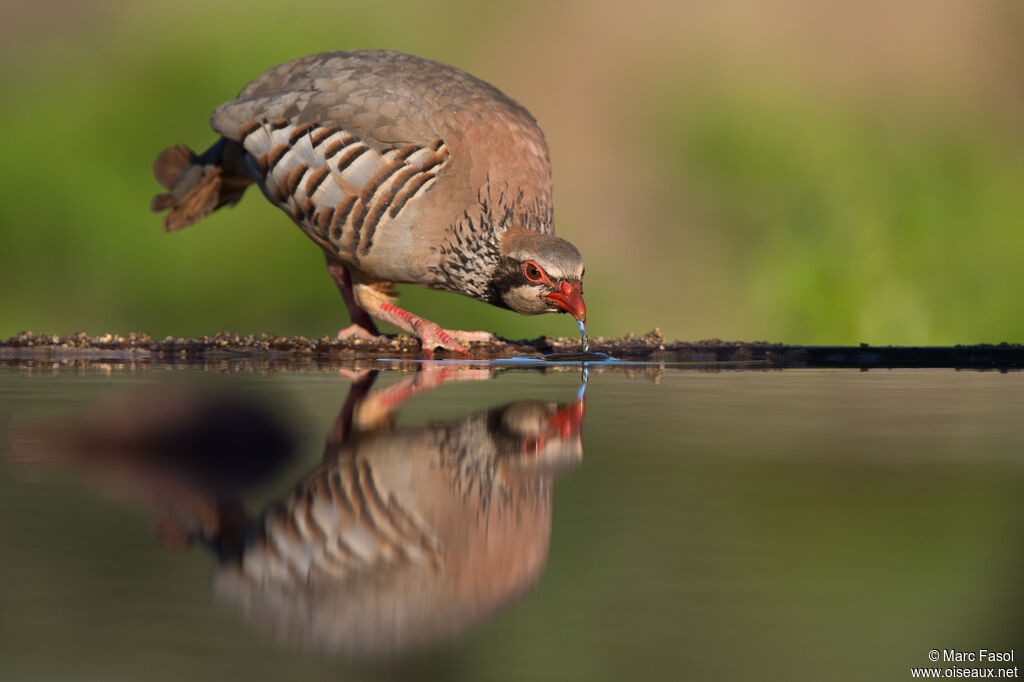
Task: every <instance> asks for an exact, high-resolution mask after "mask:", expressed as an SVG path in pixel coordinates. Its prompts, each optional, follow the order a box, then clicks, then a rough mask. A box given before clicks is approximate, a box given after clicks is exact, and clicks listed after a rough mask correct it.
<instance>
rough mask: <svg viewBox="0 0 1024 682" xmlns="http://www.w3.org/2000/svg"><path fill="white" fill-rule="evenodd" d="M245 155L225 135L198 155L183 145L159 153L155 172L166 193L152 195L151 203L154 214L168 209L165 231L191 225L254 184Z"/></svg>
mask: <svg viewBox="0 0 1024 682" xmlns="http://www.w3.org/2000/svg"><path fill="white" fill-rule="evenodd" d="M243 154H244V152H243V151H242V148H241V146H240V145H239V144H238V143H237V142H234V141H233V140H228V139H227V138H223V137H222V138H220V140H218V141H217V142H216V143H215V144H214V145H213V146H212V147H210V148H209V149H207V150H206V151H205V152H203V154H202V155H199V156H197V155H196V153H195V152H193V151H192V150H191V149H189V148H188V147H186V146H185V145H183V144H179V145H175V146H173V147H168V148H167V149H165V150H163V151H162V152H160V155H159V156H157V157H156V161H154V162H153V175H154V176H155V177H156V180H157V182H159V183H160V184H161V185H163V187H164V189H166V190H167V193H165V194H158V195H156V196H155V197H153V201H152V202H150V205H149V206H150V208H151V209H152V210H153V212H154V213H160V212H162V211H167V212H168V213H167V215H166V216H164V232H173V231H174V230H180V229H181V228H183V227H188V226H189V225H192V224H193V223H196V222H199V221H200V220H202V219H203V218H204V217H206V216H207V215H209V214H210V213H213V212H214V211H215V210H217V209H218V208H220V207H221V206H223V205H224V204H233V203H235V202H237V201H238V200H239V199H241V198H242V193H243V192H245V188H246V187H248V186H249V185H250V184H251V183H252V179H251V178H250V177H249V176H248V175H246V174H245V172H244V170H243V168H244V166H243V162H242V156H243Z"/></svg>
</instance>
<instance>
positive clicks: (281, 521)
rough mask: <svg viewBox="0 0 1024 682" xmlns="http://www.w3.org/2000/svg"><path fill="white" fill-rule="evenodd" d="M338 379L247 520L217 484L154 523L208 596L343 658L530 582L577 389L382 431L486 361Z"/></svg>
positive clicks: (497, 599) (455, 625)
mask: <svg viewBox="0 0 1024 682" xmlns="http://www.w3.org/2000/svg"><path fill="white" fill-rule="evenodd" d="M343 373H346V374H348V375H349V377H350V378H351V379H352V380H353V383H352V386H351V388H350V391H349V394H348V397H347V399H346V401H345V403H344V406H343V407H342V410H341V413H340V414H339V416H338V418H337V420H336V422H335V424H334V426H333V428H332V429H331V432H330V433H329V435H328V437H327V442H326V446H325V449H324V455H323V461H322V463H321V464H320V465H319V466H318V467H316V468H315V469H314V470H313V471H311V472H310V473H309V474H308V475H306V476H305V477H304V478H303V479H302V480H301V481H300V482H299V483H298V485H296V486H294V488H292V489H291V491H290V492H288V493H287V494H286V495H284V496H283V497H282V498H280V499H279V500H278V501H276V502H274V503H272V504H271V505H269V507H267V508H266V509H265V510H264V512H263V513H262V514H261V515H260V516H259V518H257V519H256V520H255V521H251V520H249V517H248V516H247V515H245V513H244V511H240V510H242V507H241V505H240V504H239V503H238V502H237V497H236V498H234V499H230V495H228V496H225V495H224V493H223V491H224V490H225V489H224V488H223V487H219V488H218V489H219V490H220V491H221V492H218V493H216V494H213V493H211V492H210V491H212V488H210V489H209V490H207V491H200V492H196V491H195V490H190V491H189V492H188V493H187V494H182V493H181V491H180V490H178V491H177V497H178V499H179V501H180V502H179V503H177V504H175V503H172V504H167V503H166V499H165V500H164V502H163V503H162V504H161V507H162V509H164V510H166V509H169V508H173V509H174V510H175V512H174V514H171V515H168V514H167V513H166V511H164V512H162V514H161V518H160V520H159V521H158V523H157V529H158V533H159V535H160V536H161V538H163V539H164V540H165V541H166V542H168V543H169V544H174V545H180V544H182V543H181V540H182V538H188V539H193V540H200V541H201V542H202V543H203V544H205V545H207V546H209V547H211V548H212V549H214V550H215V551H216V553H217V554H218V556H219V564H218V567H217V569H216V572H215V576H214V580H213V583H214V591H215V593H216V594H217V595H218V596H219V597H221V598H223V599H226V600H227V601H229V602H233V603H236V604H237V605H239V606H240V607H241V609H242V610H243V611H244V613H245V614H246V616H247V617H248V618H250V619H251V620H253V621H255V622H257V623H259V624H260V625H262V626H265V627H268V628H269V629H271V630H272V631H274V632H275V633H276V634H278V635H279V636H280V637H281V638H282V639H284V640H286V641H288V642H292V643H299V644H301V645H303V646H308V647H312V648H315V649H318V650H321V651H327V652H332V653H342V654H346V655H351V656H358V657H380V656H392V655H397V654H400V653H404V652H407V651H415V650H423V649H425V648H428V647H429V646H430V645H432V644H437V643H441V642H444V641H446V640H450V639H452V638H454V637H456V636H457V635H458V634H459V633H461V632H465V631H466V630H468V629H470V628H471V627H472V626H473V625H475V624H480V623H482V622H483V621H485V620H486V619H487V618H488V617H489V616H492V615H494V614H496V613H497V612H498V611H499V610H500V609H501V608H503V607H505V606H508V605H510V604H511V603H513V602H515V601H516V600H517V599H519V598H521V597H522V596H523V595H525V594H526V593H527V592H528V591H530V590H531V589H532V588H533V587H534V585H535V584H536V582H537V580H538V578H539V576H540V573H541V571H542V569H543V567H544V565H545V563H546V560H547V554H548V544H549V539H550V534H551V505H552V482H553V480H554V479H555V478H556V477H557V476H558V475H560V474H565V473H568V472H570V471H572V470H573V469H575V468H576V466H578V464H579V463H580V461H581V460H582V456H583V446H582V440H581V429H582V422H583V416H584V411H585V400H584V397H583V393H582V390H581V392H580V393H579V394H578V395H577V397H576V399H575V400H574V401H572V402H570V403H565V404H554V403H547V402H540V401H533V400H523V401H518V402H514V403H511V404H508V405H505V406H502V407H498V408H493V409H488V410H481V411H478V412H474V413H472V414H469V415H466V416H464V417H461V418H459V419H451V420H447V421H439V422H433V423H429V424H427V425H422V426H414V427H405V428H395V427H394V416H395V411H396V408H397V407H398V406H399V405H400V404H401V403H403V402H404V401H405V400H407V399H408V398H410V397H412V396H414V395H417V394H420V393H423V392H425V391H428V390H430V389H432V388H435V387H436V386H438V385H440V384H441V383H444V382H448V381H463V380H473V379H486V378H488V377H489V376H490V374H489V372H488V370H480V369H468V368H459V367H453V366H451V365H432V364H427V365H424V366H422V367H421V369H420V370H419V371H418V372H417V373H416V374H415V375H412V376H409V377H406V378H405V379H403V380H401V381H399V382H397V383H395V384H393V385H391V386H387V387H385V388H379V389H376V390H371V386H372V384H373V383H374V380H375V379H376V375H377V373H376V372H362V373H359V374H352V373H349V372H346V371H344V370H343ZM123 416H124V415H123V414H122V415H121V418H123ZM94 421H95V420H94ZM183 425H184V426H186V428H187V423H185V422H183ZM166 426H167V425H164V426H162V427H161V428H165V427H166ZM194 480H198V479H194ZM154 497H155V496H154ZM162 497H164V498H166V494H162ZM211 498H215V499H211ZM183 509H185V510H194V512H195V514H194V516H195V518H191V517H190V514H189V513H188V512H187V511H186V512H183V511H182V510H183Z"/></svg>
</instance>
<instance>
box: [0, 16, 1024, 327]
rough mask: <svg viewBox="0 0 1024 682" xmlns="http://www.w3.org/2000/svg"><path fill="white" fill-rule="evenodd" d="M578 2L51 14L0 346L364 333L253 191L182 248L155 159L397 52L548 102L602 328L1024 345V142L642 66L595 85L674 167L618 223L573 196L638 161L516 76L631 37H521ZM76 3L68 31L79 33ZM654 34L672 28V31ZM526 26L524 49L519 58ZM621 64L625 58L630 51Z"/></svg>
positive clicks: (493, 319) (26, 64) (1, 278)
mask: <svg viewBox="0 0 1024 682" xmlns="http://www.w3.org/2000/svg"><path fill="white" fill-rule="evenodd" d="M565 7H567V5H566V6H559V8H561V9H562V10H563V12H560V11H559V9H556V8H545V6H543V5H539V4H533V3H525V4H522V5H510V6H502V7H498V6H491V5H485V4H481V5H477V4H475V3H469V2H463V1H460V0H450V1H449V2H443V3H440V4H435V5H431V6H426V5H417V4H413V3H408V4H403V5H401V11H397V10H395V9H393V8H384V7H377V6H372V5H349V4H344V3H327V2H312V3H305V4H303V5H302V6H301V7H296V8H288V9H285V8H283V7H281V6H278V5H276V4H272V3H269V2H262V1H257V2H249V3H244V4H243V3H223V4H209V3H206V4H202V3H198V2H182V3H174V4H173V5H160V4H156V3H148V2H145V3H142V2H140V3H106V4H97V5H96V6H95V7H89V6H87V5H86V6H84V8H83V7H81V6H78V5H73V4H71V3H62V2H56V3H51V5H50V6H49V7H48V8H43V9H40V10H37V11H38V12H41V13H43V15H44V16H43V19H42V20H40V22H39V23H37V24H31V23H30V24H26V26H28V27H27V28H25V30H23V31H18V30H17V28H15V29H10V28H8V29H7V31H8V33H7V34H5V35H4V37H5V41H4V45H3V47H2V48H0V49H2V54H3V62H2V65H0V86H2V88H3V92H4V93H5V97H4V103H3V106H2V107H0V129H3V130H5V131H10V134H9V135H8V136H7V138H6V140H5V145H4V154H3V158H2V160H0V169H2V180H3V181H2V182H0V336H9V335H12V334H15V333H17V332H18V331H21V330H32V331H36V332H45V333H59V334H64V333H70V332H73V331H77V330H85V331H87V332H89V333H93V334H100V333H104V332H108V331H109V332H117V333H125V332H128V331H130V330H134V331H141V332H147V333H150V334H152V335H154V336H158V337H160V336H164V335H176V336H177V335H196V334H206V333H215V332H217V331H219V330H222V329H230V330H233V331H236V332H240V333H253V332H256V333H258V332H263V331H270V332H274V333H278V334H304V335H309V336H320V335H323V334H330V333H333V332H334V331H336V330H337V329H338V328H340V327H342V326H344V325H345V324H347V318H346V315H345V312H344V307H343V305H342V302H341V300H340V297H339V296H338V294H337V291H336V290H335V288H334V286H333V284H332V283H331V281H330V279H329V278H328V276H327V274H326V273H325V271H324V269H323V266H322V258H321V257H320V255H319V254H318V252H317V249H316V247H315V246H313V245H312V244H311V243H310V242H309V241H308V240H307V239H306V238H305V237H304V236H303V235H302V234H301V233H300V232H299V231H298V230H297V229H296V228H295V227H294V226H293V225H291V223H290V221H289V220H288V219H287V218H286V217H285V216H284V215H282V214H281V213H280V212H278V211H277V210H275V209H274V208H273V207H271V206H270V205H268V204H267V202H265V201H264V200H263V199H262V197H260V196H259V193H258V192H257V191H256V190H251V191H249V192H248V196H246V197H245V198H244V200H243V201H242V202H241V203H240V204H239V205H238V206H237V207H234V208H232V209H229V210H222V211H219V212H218V213H217V214H215V215H214V216H212V217H210V218H208V219H207V220H205V221H204V222H203V223H201V224H200V225H198V226H196V227H194V228H190V229H188V230H185V231H183V232H180V233H176V234H171V235H167V234H163V233H161V232H160V229H159V224H160V219H159V218H158V217H157V216H154V215H152V214H151V213H150V212H149V210H148V202H149V199H150V197H151V196H152V195H153V194H155V193H156V192H157V191H158V189H159V188H158V186H157V185H156V183H155V182H154V181H153V179H152V177H151V174H150V164H151V162H152V160H153V158H154V157H155V156H156V154H157V153H158V152H159V150H160V149H162V148H163V147H165V146H168V145H171V144H175V143H179V142H184V143H187V144H189V145H190V146H192V147H194V148H196V149H197V150H201V149H203V148H204V147H205V146H206V145H208V144H209V143H211V142H212V141H213V140H214V135H213V133H212V132H211V131H210V130H209V128H208V125H207V116H208V114H209V112H210V111H211V110H212V109H213V107H214V106H216V105H217V104H218V103H220V102H222V101H224V100H225V99H228V98H230V97H232V96H233V95H234V94H235V93H236V92H237V91H238V89H239V88H240V87H241V86H242V85H243V84H244V83H245V82H247V81H248V80H249V79H250V78H252V77H254V76H255V75H257V74H258V73H260V72H261V71H262V70H264V69H265V68H267V67H269V66H271V65H273V64H276V63H280V62H282V61H286V60H287V59H290V58H292V57H295V56H298V55H302V54H308V53H312V52H317V51H323V50H330V49H344V48H352V47H385V48H391V49H398V50H403V51H407V52H412V53H416V54H421V55H423V56H427V57H431V58H434V59H439V60H441V61H446V62H449V63H453V64H456V65H458V66H461V67H463V68H466V69H467V70H469V71H471V72H474V73H476V74H478V75H480V76H482V77H484V78H488V79H495V78H496V77H498V76H501V75H502V74H505V75H504V77H503V78H502V80H501V81H500V82H497V84H498V85H499V87H503V88H506V81H509V80H515V81H516V83H517V88H516V89H515V90H510V94H512V95H513V96H515V97H517V98H519V99H522V100H523V102H524V103H525V104H526V105H527V106H528V107H529V108H530V109H531V110H532V111H534V113H535V114H538V118H540V119H541V123H542V125H544V127H545V129H546V130H547V133H548V138H549V142H550V143H551V145H552V150H553V162H554V167H555V178H556V215H557V217H558V226H559V233H560V234H562V235H564V236H566V237H567V238H569V239H571V240H572V241H574V242H575V243H576V244H577V245H578V246H579V247H580V249H581V251H582V252H583V253H584V255H585V257H586V259H587V273H588V276H587V283H586V291H587V303H588V308H589V310H590V324H591V331H592V333H593V334H598V335H600V334H606V335H612V334H614V335H621V334H625V333H627V332H630V331H636V332H640V333H642V332H645V331H647V330H649V329H651V328H653V327H660V328H662V330H663V331H664V332H665V334H666V336H668V337H670V338H681V339H697V338H711V337H719V338H731V339H740V340H747V341H751V340H758V339H765V340H771V341H783V342H788V343H807V344H820V343H858V342H869V343H891V344H947V343H975V342H999V341H1022V340H1024V316H1022V315H1020V314H1019V312H1018V308H1019V307H1020V306H1019V295H1018V292H1019V291H1020V290H1021V285H1022V284H1024V282H1022V279H1024V277H1022V275H1021V267H1020V265H1021V260H1022V257H1021V255H1020V254H1021V253H1022V252H1024V249H1022V248H1021V247H1022V246H1024V244H1022V241H1024V236H1022V230H1021V229H1020V226H1021V223H1022V219H1024V147H1022V144H1021V141H1020V140H1021V138H1020V136H1019V131H1017V130H1014V129H1007V128H1006V127H1005V126H1000V125H994V124H992V122H991V121H990V120H988V119H986V118H984V117H978V116H973V115H972V116H966V117H965V116H963V115H961V113H960V111H959V110H958V109H957V108H956V107H952V108H950V109H949V110H948V111H944V110H941V109H939V110H936V111H930V112H929V114H928V115H927V116H923V115H922V113H921V112H922V111H925V110H927V103H926V102H923V103H919V104H920V106H916V107H915V106H913V104H914V103H913V102H912V101H911V106H907V107H905V108H904V109H903V110H901V109H899V108H895V107H888V106H886V105H885V104H879V103H878V102H877V101H875V102H873V103H867V104H863V105H861V106H851V105H849V100H844V99H841V98H840V99H835V98H831V99H830V98H828V97H821V96H819V95H818V93H815V92H814V91H813V90H811V89H807V88H801V87H800V86H798V85H793V84H791V83H790V84H787V83H785V82H784V83H783V85H784V87H780V88H775V89H772V88H769V87H766V86H765V84H764V82H762V80H761V79H759V78H758V77H756V75H755V71H756V70H757V69H756V66H755V65H751V73H750V74H743V73H740V74H739V75H737V74H736V73H733V72H728V73H725V72H723V73H722V74H718V75H717V76H716V77H715V78H713V79H712V78H708V79H706V81H707V82H711V81H713V82H714V85H713V86H709V85H706V84H703V85H702V84H700V83H698V84H696V85H695V84H694V82H692V81H691V80H688V77H687V76H686V73H687V72H686V69H685V68H683V67H684V64H683V63H682V58H679V59H678V60H676V61H670V60H662V61H660V62H658V68H659V69H661V71H660V72H658V73H655V74H650V73H647V74H644V75H643V77H642V78H639V77H634V74H631V73H629V72H628V69H627V70H626V71H625V75H624V76H623V78H622V81H623V82H625V83H627V85H626V86H622V87H624V88H627V89H625V90H623V91H622V94H621V96H620V95H619V94H617V93H618V91H616V92H615V93H613V94H614V95H615V97H612V98H610V99H617V100H618V101H621V102H624V103H625V104H623V105H622V109H621V110H617V109H615V110H613V109H614V107H612V108H609V107H604V106H601V105H599V104H598V103H597V97H596V96H597V95H600V94H601V92H600V89H596V90H595V89H590V90H588V89H586V88H582V89H581V90H580V91H579V93H578V94H576V95H575V96H576V97H580V98H585V97H594V98H595V104H594V106H593V107H592V115H593V116H594V117H595V119H596V118H598V117H602V116H604V117H610V118H615V119H616V120H617V121H618V122H619V123H620V124H621V127H622V130H623V131H625V132H623V134H622V137H621V139H619V140H616V142H617V143H618V142H621V143H622V144H629V145H633V146H634V148H637V149H641V151H642V153H641V154H640V155H638V156H636V155H635V156H633V157H624V158H629V159H633V161H632V163H636V164H639V163H640V161H636V159H640V160H642V162H643V164H644V165H645V168H643V171H644V173H645V177H647V176H649V177H652V178H657V182H656V183H654V184H649V185H647V186H645V187H644V188H643V189H644V191H646V192H648V193H647V194H641V195H636V194H635V193H630V192H622V193H621V194H618V193H616V194H615V195H614V197H612V198H611V199H610V201H614V202H616V204H617V205H618V206H619V207H621V209H622V212H623V213H625V214H629V213H631V212H633V209H634V208H637V209H643V210H642V211H636V212H635V215H636V216H638V217H637V219H636V220H634V221H632V222H630V224H628V225H622V224H621V223H617V222H615V221H614V220H613V218H611V217H609V218H608V219H607V222H608V224H607V225H604V224H601V218H600V216H598V218H597V219H596V220H595V219H594V217H593V212H591V214H590V215H588V214H587V211H586V207H585V206H584V205H583V202H585V201H587V200H588V199H589V198H590V197H588V196H587V195H586V193H585V192H581V191H575V190H574V191H570V192H568V193H564V194H563V193H562V192H561V190H560V189H559V187H564V186H569V183H571V182H575V183H577V184H578V185H579V186H586V185H588V184H592V185H593V186H594V187H595V190H594V191H593V193H592V196H597V195H598V194H600V193H601V190H600V189H596V188H598V187H601V186H602V183H604V186H607V185H610V184H614V182H615V180H616V174H618V173H627V174H628V173H632V172H634V171H636V170H637V168H630V167H622V168H620V167H615V166H614V164H612V165H610V166H609V167H608V168H602V167H598V166H595V165H594V163H593V159H592V158H591V157H586V156H581V155H578V154H575V153H573V152H571V151H569V152H567V151H565V150H566V149H571V147H569V143H568V142H567V139H568V138H571V135H572V131H573V127H574V125H575V123H577V122H576V121H573V120H571V119H566V120H562V119H561V118H560V115H561V114H560V113H559V111H560V110H559V108H558V105H556V104H552V103H550V102H548V101H547V100H546V98H545V96H544V95H543V94H542V92H543V91H542V90H539V91H538V92H531V91H530V89H529V88H528V87H524V86H523V83H529V82H531V80H543V77H544V76H545V74H542V73H540V72H538V71H537V67H536V65H530V66H525V65H521V64H518V63H517V62H516V61H515V57H516V55H523V54H528V53H529V52H531V51H534V50H541V49H547V50H550V51H551V53H552V54H554V55H559V56H557V57H554V58H553V63H551V64H550V67H551V70H552V72H554V73H557V72H558V70H559V69H560V68H561V65H562V62H559V60H560V59H564V63H565V64H572V63H573V61H572V60H573V59H574V57H573V54H574V51H576V50H582V49H583V48H584V41H591V38H592V37H593V35H595V31H596V35H604V34H607V35H608V36H611V35H613V34H614V33H615V26H614V25H608V26H606V27H604V28H601V27H600V26H598V27H597V28H596V29H595V28H593V27H591V28H588V29H587V31H589V33H584V32H582V29H581V32H580V34H579V35H578V36H577V35H576V34H575V33H574V32H573V31H572V30H571V29H572V26H571V25H570V24H566V26H565V27H564V40H565V44H564V45H563V46H556V47H554V48H553V47H552V46H550V45H548V44H546V43H544V42H543V41H544V38H543V36H542V35H541V34H538V35H537V36H534V35H532V34H531V33H530V32H529V31H524V30H523V29H522V26H524V25H538V26H539V25H544V24H545V23H552V22H556V21H572V17H569V18H568V19H567V18H566V17H565V16H564V11H565V10H564V8H565ZM75 8H77V9H75ZM25 11H27V10H25ZM581 11H582V10H581ZM46 12H50V13H52V15H53V16H52V17H48V16H46V15H45V13H46ZM61 12H66V13H68V14H69V15H70V16H68V17H64V18H63V19H61V20H60V21H57V19H58V18H59V15H60V13H61ZM311 17H315V20H311ZM51 18H52V19H53V20H54V22H56V23H55V24H54V25H55V26H56V28H55V27H54V25H51V23H52V22H49V21H48V19H51ZM636 21H637V22H638V23H637V25H639V26H641V28H643V27H647V28H650V30H652V31H653V30H655V28H657V26H658V18H657V17H656V16H650V17H648V18H647V19H642V18H641V19H637V20H636ZM11 25H14V26H15V27H17V24H11ZM602 31H603V32H604V33H602ZM513 35H514V36H515V39H516V40H518V41H520V43H519V44H516V45H512V46H510V45H508V44H507V42H508V37H509V36H513ZM453 36H457V39H453ZM620 49H621V50H622V55H621V58H622V59H623V60H624V61H626V62H628V58H629V57H630V54H631V53H630V52H629V51H628V47H622V48H620ZM559 50H560V51H559ZM638 53H639V52H638ZM1016 57H1017V58H1018V59H1021V60H1024V56H1021V55H1019V54H1018V55H1016ZM580 68H587V65H586V64H584V65H583V66H581V67H580ZM592 69H593V71H594V73H597V74H599V75H598V79H599V82H600V83H601V87H607V88H613V87H619V86H618V85H615V83H616V81H613V80H612V79H611V77H608V78H605V79H604V80H600V79H601V78H604V76H605V74H604V73H603V72H601V69H602V66H601V65H600V64H594V65H593V66H592ZM517 74H522V76H521V77H514V76H516V75H517ZM555 78H556V76H548V79H547V80H549V81H551V80H555ZM783 80H784V79H783ZM620 85H621V84H620ZM791 85H792V87H790V86H791ZM506 89H507V88H506ZM606 99H609V98H606ZM909 99H911V100H912V99H913V98H912V97H909ZM539 114H544V115H543V116H540V115H539ZM600 142H601V144H604V141H600ZM574 143H575V144H577V145H578V144H579V143H576V142H574ZM588 146H590V147H595V146H599V145H594V144H591V145H588ZM608 149H609V152H611V151H613V148H612V147H609V148H608ZM560 183H564V184H560ZM567 196H568V197H569V199H568V200H567V199H566V197H567ZM680 197H685V201H680ZM402 301H403V303H404V304H405V305H406V306H407V307H409V308H410V309H412V310H414V311H415V312H418V313H420V314H422V315H424V316H426V317H428V318H431V319H435V320H436V321H438V322H439V323H441V324H442V325H445V326H450V327H456V328H470V329H476V328H484V329H490V330H492V331H495V332H497V333H500V334H503V335H506V336H509V337H514V338H515V337H533V336H537V335H540V334H553V335H572V334H574V333H575V329H574V327H573V326H572V325H571V324H570V322H571V321H570V320H568V319H567V318H565V317H564V316H560V317H552V316H544V317H541V318H523V317H519V316H516V315H514V314H512V313H510V312H508V311H503V310H498V309H495V308H492V307H490V306H487V305H484V304H481V303H477V302H474V301H471V300H469V299H464V298H462V297H458V296H454V295H450V294H442V293H437V292H428V291H424V290H421V289H419V288H416V287H404V288H403V298H402Z"/></svg>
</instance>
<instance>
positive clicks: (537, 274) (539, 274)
mask: <svg viewBox="0 0 1024 682" xmlns="http://www.w3.org/2000/svg"><path fill="white" fill-rule="evenodd" d="M523 274H524V275H526V279H528V280H530V281H531V282H540V281H541V280H543V279H544V271H543V270H541V269H540V266H538V265H537V264H536V263H534V262H533V261H532V260H531V261H526V263H524V264H523Z"/></svg>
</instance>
